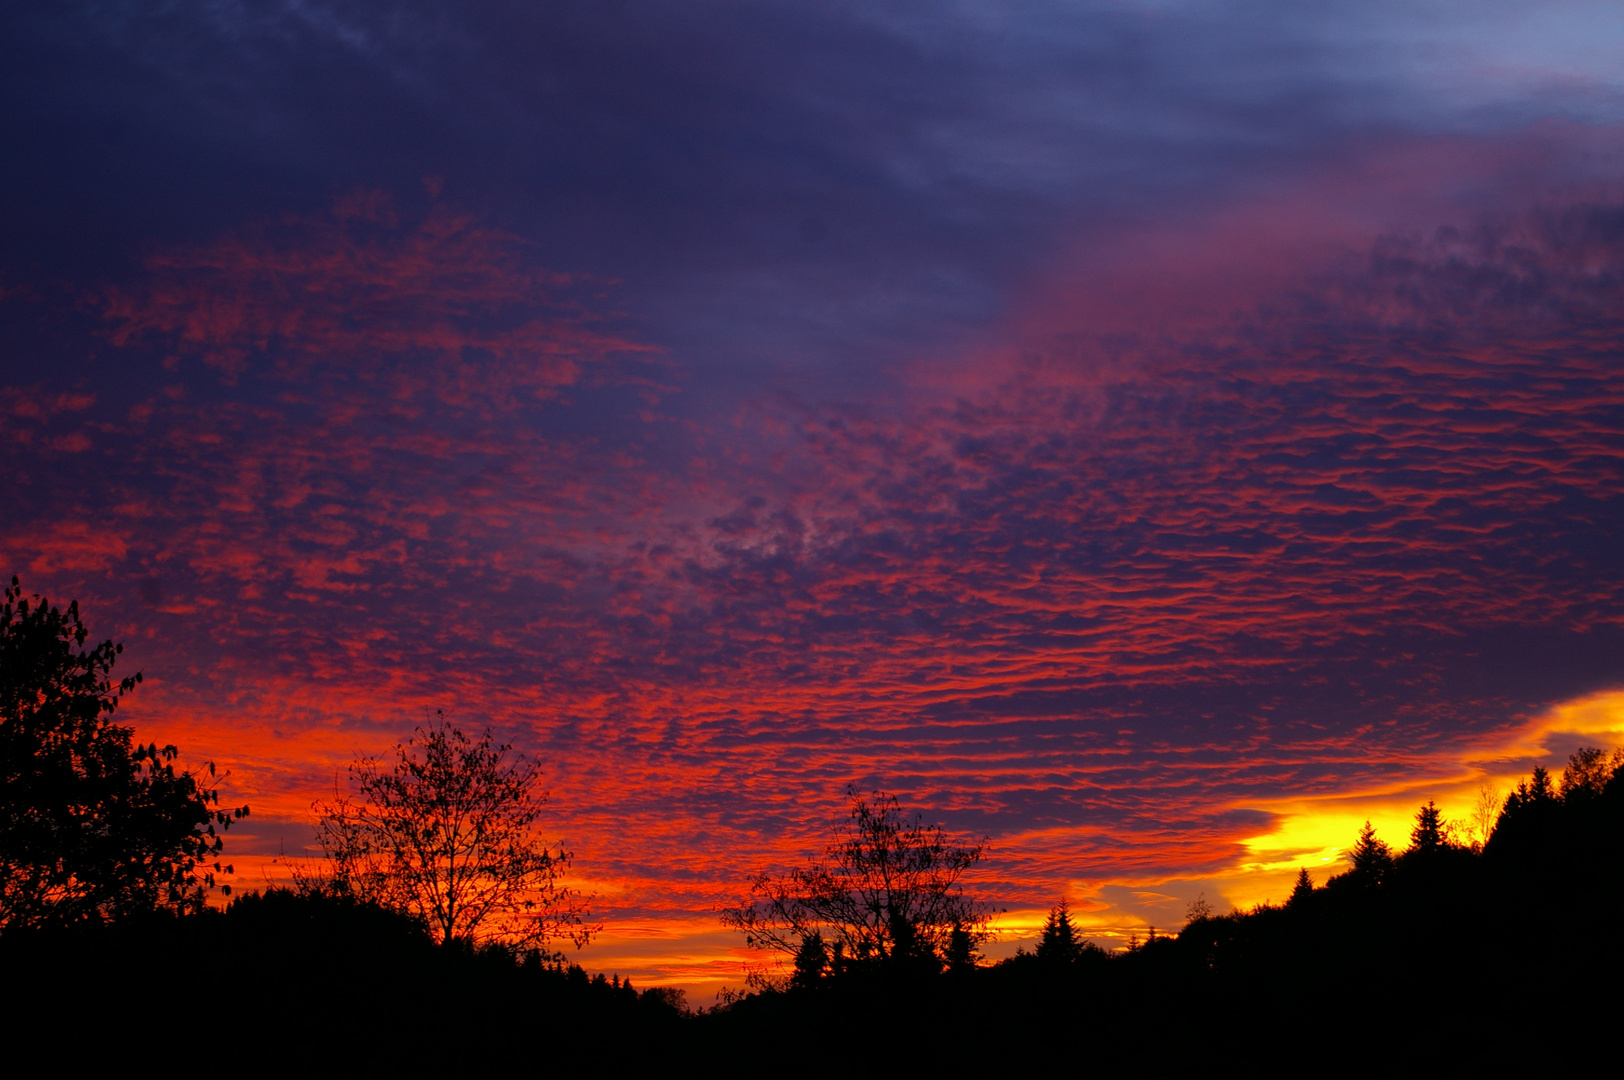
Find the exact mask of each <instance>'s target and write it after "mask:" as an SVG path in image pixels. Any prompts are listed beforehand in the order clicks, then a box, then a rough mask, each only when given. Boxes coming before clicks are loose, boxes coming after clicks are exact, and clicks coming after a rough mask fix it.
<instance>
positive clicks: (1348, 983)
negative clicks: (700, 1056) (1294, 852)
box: [708, 750, 1624, 1074]
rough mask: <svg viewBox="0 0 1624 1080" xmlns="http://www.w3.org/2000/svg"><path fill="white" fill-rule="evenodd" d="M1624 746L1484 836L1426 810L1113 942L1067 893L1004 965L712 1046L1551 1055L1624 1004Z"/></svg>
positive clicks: (862, 998)
mask: <svg viewBox="0 0 1624 1080" xmlns="http://www.w3.org/2000/svg"><path fill="white" fill-rule="evenodd" d="M1620 761H1621V759H1620V757H1619V756H1618V755H1614V756H1613V757H1612V758H1611V759H1609V758H1606V757H1604V756H1603V755H1602V754H1601V752H1600V751H1595V750H1581V751H1580V752H1579V753H1577V754H1575V755H1574V757H1573V759H1572V760H1571V761H1570V763H1569V768H1568V769H1567V770H1566V771H1565V772H1564V774H1563V778H1562V782H1561V784H1560V785H1557V784H1554V783H1553V782H1552V780H1551V778H1550V777H1549V776H1548V775H1547V774H1546V773H1545V772H1544V771H1543V770H1537V771H1536V772H1535V774H1534V776H1533V777H1532V778H1531V779H1529V780H1528V781H1525V782H1524V783H1523V784H1522V785H1520V786H1519V787H1518V789H1517V790H1516V791H1515V792H1513V793H1512V795H1511V796H1510V797H1509V798H1508V799H1507V800H1506V803H1505V808H1504V810H1503V812H1502V813H1501V815H1500V819H1499V822H1498V824H1497V826H1496V828H1495V830H1494V833H1493V834H1492V836H1491V838H1490V840H1489V842H1488V843H1487V845H1485V846H1483V847H1482V848H1480V849H1474V848H1471V847H1467V846H1464V845H1461V844H1458V843H1454V842H1452V840H1451V837H1450V832H1449V829H1448V827H1447V823H1446V822H1444V821H1443V820H1442V818H1441V816H1440V815H1439V813H1438V811H1437V809H1436V808H1435V807H1433V806H1432V805H1431V804H1429V805H1427V806H1425V807H1422V808H1421V809H1420V810H1419V812H1418V813H1417V818H1416V824H1415V828H1414V830H1413V831H1412V834H1411V837H1410V844H1409V846H1408V848H1407V849H1406V850H1404V851H1403V852H1401V853H1395V852H1394V851H1392V850H1391V849H1390V848H1388V846H1387V845H1386V844H1385V843H1383V842H1382V841H1381V840H1380V839H1379V838H1377V837H1376V836H1375V834H1374V832H1373V831H1372V830H1370V829H1369V827H1368V826H1367V828H1366V829H1365V831H1364V833H1363V834H1362V835H1361V836H1360V837H1359V840H1358V842H1357V844H1356V845H1355V847H1354V848H1353V849H1352V850H1351V851H1350V862H1351V866H1350V868H1349V869H1348V870H1347V871H1345V872H1344V873H1341V874H1339V875H1337V876H1335V877H1333V878H1331V879H1330V881H1329V882H1327V883H1325V884H1324V885H1323V886H1321V887H1318V888H1315V887H1313V886H1312V884H1310V883H1309V882H1308V881H1307V879H1306V874H1305V875H1303V876H1302V877H1301V878H1300V879H1299V883H1298V887H1297V889H1296V890H1295V891H1294V892H1293V894H1292V895H1291V898H1290V899H1289V900H1288V901H1286V902H1284V903H1281V904H1279V905H1264V906H1261V907H1259V908H1256V909H1254V910H1251V911H1246V912H1236V913H1233V914H1229V915H1222V916H1217V917H1211V916H1208V917H1202V918H1198V919H1196V920H1195V921H1193V922H1192V923H1190V924H1189V925H1188V926H1187V927H1185V929H1184V930H1183V931H1182V932H1181V933H1179V934H1177V935H1175V936H1162V937H1156V938H1152V939H1150V940H1148V941H1145V942H1143V943H1140V944H1138V945H1137V946H1136V947H1135V948H1133V949H1132V950H1130V951H1128V952H1126V953H1117V954H1107V953H1105V952H1103V951H1102V950H1100V949H1098V948H1095V947H1093V946H1090V945H1088V944H1086V943H1084V942H1082V941H1081V940H1080V939H1078V938H1077V936H1076V932H1075V929H1074V928H1073V927H1072V925H1071V922H1070V919H1069V916H1068V914H1067V913H1066V912H1065V910H1064V908H1063V907H1062V908H1058V909H1057V910H1056V912H1055V913H1054V914H1052V915H1051V917H1050V920H1049V925H1048V926H1046V927H1045V930H1044V935H1043V938H1042V940H1041V941H1040V943H1039V945H1038V947H1037V949H1036V950H1035V951H1033V952H1024V951H1023V952H1022V953H1021V954H1019V955H1017V956H1015V957H1013V958H1011V959H1008V960H1004V961H1002V962H1000V963H997V964H993V965H988V966H983V967H979V968H976V969H973V970H970V971H960V972H952V971H949V972H946V973H944V974H941V975H937V976H935V977H933V978H929V979H912V980H910V979H907V978H906V977H905V976H903V975H901V973H900V972H898V971H889V970H884V969H880V968H875V969H870V970H868V971H863V972H856V973H854V975H853V976H843V977H841V978H838V979H825V980H822V981H821V982H818V983H813V984H808V983H807V981H806V980H804V979H798V980H795V981H793V982H792V983H790V984H789V985H788V986H786V987H785V988H784V989H781V990H772V991H768V992H765V993H759V994H756V995H753V996H751V997H749V998H746V999H744V1000H743V1001H740V1002H738V1003H737V1004H735V1005H734V1006H733V1007H732V1008H730V1009H728V1010H726V1011H725V1012H722V1013H719V1014H717V1015H715V1016H712V1017H709V1018H708V1022H709V1025H710V1029H711V1030H710V1031H709V1032H708V1034H709V1037H710V1040H711V1046H712V1048H713V1049H714V1050H715V1051H716V1052H717V1053H718V1054H720V1055H724V1056H726V1055H729V1054H745V1055H747V1054H749V1053H758V1054H767V1053H770V1052H772V1050H773V1048H774V1047H784V1046H791V1045H796V1044H797V1042H798V1041H801V1040H803V1039H805V1038H806V1037H808V1033H811V1032H832V1033H838V1040H839V1042H838V1046H839V1047H840V1050H839V1052H840V1053H842V1054H844V1055H847V1056H849V1057H851V1058H853V1059H856V1060H861V1061H863V1062H866V1063H869V1064H874V1065H882V1064H883V1065H885V1066H886V1067H905V1066H908V1065H910V1064H911V1065H913V1066H919V1065H924V1064H927V1063H929V1064H931V1065H933V1066H936V1067H939V1068H944V1069H948V1070H960V1071H962V1070H968V1069H971V1068H977V1069H981V1068H984V1069H987V1070H992V1071H995V1070H998V1069H1000V1068H1007V1067H1008V1066H1009V1065H1010V1064H1011V1063H1012V1062H1026V1063H1028V1064H1029V1065H1031V1066H1032V1067H1033V1068H1043V1069H1044V1070H1046V1071H1047V1070H1048V1069H1050V1068H1054V1067H1058V1068H1059V1069H1061V1070H1062V1071H1066V1072H1093V1071H1097V1070H1104V1071H1106V1072H1107V1073H1108V1074H1110V1073H1116V1072H1132V1071H1137V1070H1148V1071H1151V1072H1152V1073H1155V1072H1159V1071H1164V1070H1167V1069H1171V1068H1199V1067H1202V1066H1204V1065H1205V1066H1214V1065H1218V1066H1224V1065H1228V1066H1231V1067H1237V1068H1243V1069H1246V1070H1248V1071H1249V1072H1254V1073H1257V1072H1261V1073H1287V1072H1290V1073H1297V1072H1309V1071H1313V1072H1319V1071H1328V1072H1331V1073H1334V1074H1342V1073H1349V1072H1354V1073H1363V1072H1369V1073H1374V1072H1378V1071H1380V1072H1390V1071H1398V1072H1409V1071H1413V1070H1417V1069H1423V1068H1425V1069H1436V1070H1441V1071H1447V1072H1454V1071H1458V1070H1460V1069H1462V1068H1465V1067H1480V1068H1485V1069H1504V1068H1506V1067H1507V1066H1508V1065H1509V1064H1511V1063H1512V1062H1534V1061H1545V1060H1549V1059H1550V1058H1551V1056H1552V1055H1553V1054H1554V1055H1558V1056H1560V1055H1561V1054H1564V1053H1568V1052H1570V1051H1571V1049H1572V1048H1573V1047H1576V1046H1580V1045H1586V1044H1589V1043H1591V1042H1592V1041H1593V1040H1596V1039H1599V1038H1603V1037H1604V1033H1606V1032H1608V1031H1610V1030H1611V1025H1612V1023H1613V1022H1614V1017H1615V1016H1616V1015H1617V1008H1618V1006H1619V1004H1620V997H1621V995H1620V993H1619V961H1620V960H1621V959H1624V943H1621V941H1620V914H1621V910H1620V909H1621V899H1620V898H1621V896H1624V891H1621V886H1624V769H1620V768H1619V765H1620ZM834 1046H835V1044H830V1045H829V1050H830V1052H834ZM1609 1053H1610V1052H1609ZM809 1071H810V1070H809Z"/></svg>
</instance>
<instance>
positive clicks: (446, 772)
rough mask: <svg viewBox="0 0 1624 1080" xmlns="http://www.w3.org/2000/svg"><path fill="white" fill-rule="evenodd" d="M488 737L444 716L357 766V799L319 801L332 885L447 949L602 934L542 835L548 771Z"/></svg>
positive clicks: (579, 939) (563, 854) (562, 856)
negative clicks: (420, 924)
mask: <svg viewBox="0 0 1624 1080" xmlns="http://www.w3.org/2000/svg"><path fill="white" fill-rule="evenodd" d="M511 749H512V747H510V746H507V745H498V744H496V743H495V742H494V741H493V738H492V735H491V733H490V731H488V730H487V731H486V732H485V733H484V734H483V735H482V736H481V737H480V738H478V739H470V738H469V737H468V736H467V735H464V734H463V733H462V731H461V730H459V729H458V728H456V727H455V726H453V725H452V724H451V723H450V722H449V721H448V720H447V719H446V717H445V715H444V714H443V713H436V715H435V718H434V719H433V720H432V721H430V722H429V723H427V724H424V725H420V726H419V727H418V728H417V729H416V732H415V734H414V735H413V737H412V738H411V739H408V740H407V741H406V742H405V743H402V744H400V745H398V746H397V747H396V748H395V758H396V760H395V762H394V763H393V764H392V765H389V766H385V765H384V763H383V762H381V761H379V760H378V759H377V758H372V757H365V756H363V757H360V758H358V759H356V761H355V762H354V763H353V764H352V765H351V766H350V781H351V785H352V787H353V789H354V790H355V792H356V794H357V796H358V798H357V799H353V800H352V799H351V798H349V797H348V796H343V795H340V796H337V797H335V798H334V799H333V801H331V802H318V803H317V804H316V806H315V809H316V811H317V813H318V814H319V820H318V822H317V826H316V830H317V835H318V837H319V838H320V840H321V844H322V847H323V849H324V850H325V851H326V854H327V858H328V860H329V863H330V866H331V871H332V879H331V886H332V887H333V888H335V889H337V890H338V891H340V892H349V893H352V894H354V895H356V896H358V897H360V898H362V899H364V900H369V901H373V902H376V903H379V904H382V905H384V906H386V907H390V908H394V909H396V910H399V911H404V912H407V913H409V914H411V915H413V916H415V917H417V918H420V919H422V920H423V921H424V923H426V924H427V926H428V927H429V930H430V933H432V934H433V936H434V939H435V940H436V941H439V942H441V943H450V942H464V943H469V944H478V943H484V942H493V941H495V942H502V943H504V944H507V945H510V946H512V947H514V948H536V947H545V946H546V945H547V944H548V943H549V942H550V941H553V940H555V939H558V938H567V939H569V940H571V941H573V942H574V943H575V944H576V945H577V946H578V947H579V946H581V945H584V944H586V942H587V941H588V939H590V938H591V936H592V935H593V934H594V933H596V931H597V929H598V928H597V927H596V926H591V925H588V924H587V922H586V918H587V911H586V907H585V903H584V899H583V898H582V897H581V895H580V894H579V893H577V892H576V891H575V890H573V889H569V888H567V887H565V886H564V884H563V878H564V875H565V873H566V871H567V870H568V868H569V863H570V854H569V852H567V851H565V850H564V849H563V848H562V847H560V848H559V849H558V850H557V851H556V853H555V852H554V851H553V850H552V848H551V847H549V845H548V844H547V843H546V842H545V841H543V840H541V839H540V838H539V837H537V836H536V833H535V826H536V822H537V821H538V820H539V819H540V817H541V813H542V807H543V804H544V803H545V802H546V800H547V796H546V793H545V792H540V791H537V790H536V786H537V784H538V783H539V781H540V779H541V770H540V767H539V766H538V765H537V764H535V763H533V762H527V761H525V760H524V759H523V758H522V757H521V758H518V759H516V760H513V761H509V760H508V759H507V755H508V752H509V751H510V750H511Z"/></svg>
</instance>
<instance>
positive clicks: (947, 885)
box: [721, 788, 989, 974]
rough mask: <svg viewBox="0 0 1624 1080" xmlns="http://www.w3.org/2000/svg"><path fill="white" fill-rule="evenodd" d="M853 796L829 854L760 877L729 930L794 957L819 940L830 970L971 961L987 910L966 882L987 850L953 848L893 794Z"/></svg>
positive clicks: (726, 913) (926, 967) (915, 968)
mask: <svg viewBox="0 0 1624 1080" xmlns="http://www.w3.org/2000/svg"><path fill="white" fill-rule="evenodd" d="M847 795H848V797H849V798H850V799H851V809H850V812H849V813H848V815H847V819H846V821H845V822H844V823H843V824H842V825H840V826H837V828H836V830H835V837H834V838H833V839H832V840H831V841H830V843H829V844H828V846H827V847H826V848H825V850H824V855H823V857H822V858H819V859H813V860H812V861H810V862H809V863H808V864H807V865H806V866H804V867H801V868H798V869H795V870H791V871H790V872H789V873H787V874H783V875H773V874H770V873H762V874H759V875H757V876H756V877H755V878H754V879H753V880H752V881H751V883H750V895H749V898H748V899H747V900H746V901H744V902H743V903H741V904H739V905H738V906H736V907H731V908H725V909H723V911H722V913H721V915H722V922H723V924H724V925H726V926H729V927H732V928H733V929H735V930H739V931H741V932H742V933H743V934H744V937H745V942H746V943H747V944H748V945H749V946H750V947H752V948H757V949H765V950H769V951H773V952H777V953H780V954H782V955H786V956H791V957H797V958H799V957H801V956H802V955H803V953H804V954H805V955H807V956H808V957H809V958H810V957H812V956H815V948H816V947H815V946H810V945H809V944H808V943H809V941H810V939H812V938H813V937H814V936H816V937H817V938H818V940H819V941H820V942H821V943H828V944H829V945H830V946H832V951H833V953H834V957H833V959H832V961H831V964H830V969H829V970H830V971H831V972H846V971H857V970H881V971H885V972H890V973H893V974H899V973H902V974H906V973H911V974H926V973H934V972H940V971H941V970H942V969H943V967H944V966H945V965H947V964H948V963H949V961H950V959H952V958H953V957H954V956H955V954H956V955H957V958H958V960H959V962H960V963H961V964H962V963H963V962H965V960H966V959H967V958H973V955H974V949H975V947H976V946H978V945H979V944H980V943H981V942H983V941H985V940H986V939H987V937H988V936H989V934H988V930H987V919H988V909H987V907H986V906H985V905H984V904H981V903H980V902H978V901H976V900H973V899H972V898H970V897H969V896H967V895H966V894H965V892H964V889H963V887H962V885H961V884H960V882H959V879H960V877H961V876H962V875H963V874H964V873H965V871H967V870H968V869H970V867H972V866H974V865H975V864H976V862H977V861H978V860H979V859H980V858H981V853H982V850H983V848H982V845H980V844H975V845H969V846H960V845H957V844H954V843H951V842H950V841H949V840H948V838H947V835H946V834H945V833H944V832H943V831H942V829H941V828H940V827H939V826H926V825H925V824H924V821H923V819H922V818H921V817H920V816H919V815H917V814H916V815H914V816H913V817H912V818H908V817H905V816H904V815H903V813H902V810H901V808H900V807H899V806H898V804H897V800H896V798H895V797H894V796H890V795H887V794H884V793H883V792H876V793H875V794H874V795H873V797H872V798H871V799H870V798H865V797H864V796H862V795H861V794H859V793H858V792H857V790H856V789H855V788H849V789H847ZM808 950H812V951H808ZM971 962H973V959H971Z"/></svg>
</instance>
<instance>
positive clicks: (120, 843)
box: [0, 577, 248, 930]
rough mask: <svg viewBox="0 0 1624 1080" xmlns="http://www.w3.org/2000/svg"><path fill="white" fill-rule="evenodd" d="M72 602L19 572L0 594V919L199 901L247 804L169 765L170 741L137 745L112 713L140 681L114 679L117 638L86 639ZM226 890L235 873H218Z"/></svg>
mask: <svg viewBox="0 0 1624 1080" xmlns="http://www.w3.org/2000/svg"><path fill="white" fill-rule="evenodd" d="M88 639H89V631H88V630H87V629H86V628H85V625H84V622H83V620H82V619H81V618H80V615H79V604H78V601H74V602H72V603H70V604H69V605H68V607H67V609H66V610H65V611H64V610H62V609H60V608H56V607H53V606H52V605H51V603H50V602H49V601H48V600H46V599H43V598H41V597H38V596H36V597H34V598H33V600H32V601H30V600H28V599H27V598H26V597H25V596H24V595H23V592H22V586H21V583H20V582H19V581H18V579H17V578H15V577H13V578H12V579H11V586H10V587H9V588H8V589H6V590H5V603H4V607H0V928H4V929H7V930H10V929H13V928H17V927H25V926H47V925H63V924H72V923H81V922H98V921H106V920H108V919H112V918H116V917H120V916H126V915H132V914H137V913H140V912H148V911H154V910H159V909H168V910H175V911H195V910H197V909H199V908H201V907H202V905H203V898H204V894H205V891H206V890H207V889H210V888H213V887H214V886H215V877H214V875H215V874H216V873H222V872H223V873H230V872H231V868H230V867H229V866H223V865H221V864H220V863H219V862H218V861H217V859H218V856H219V855H220V852H221V849H222V846H223V838H222V836H221V835H220V834H221V833H223V832H224V831H225V830H226V829H228V828H229V827H230V826H231V823H232V822H233V821H234V820H237V819H240V818H242V817H244V816H246V815H247V813H248V808H247V807H246V806H244V807H239V808H237V809H235V810H230V811H226V810H221V809H219V793H218V791H217V790H216V788H215V787H214V786H212V778H213V776H214V766H213V764H210V765H209V766H208V776H209V778H210V779H207V780H206V779H204V778H202V777H199V776H194V775H193V774H192V773H190V772H186V771H181V772H177V771H176V769H175V759H176V757H177V755H178V751H177V750H176V749H175V748H174V747H173V746H165V747H162V748H159V747H158V746H157V745H156V744H152V745H147V746H140V745H136V744H135V742H134V732H133V731H132V730H131V729H130V728H127V727H121V726H119V725H117V724H114V723H112V722H111V716H112V714H113V712H114V710H116V709H117V708H118V704H119V700H120V699H121V698H122V697H123V696H124V695H125V694H128V693H129V692H130V691H132V690H134V689H135V687H136V686H137V685H138V684H139V683H140V682H141V675H140V673H137V674H135V675H131V676H129V677H127V678H124V679H120V680H119V681H117V682H116V683H115V682H114V681H113V677H112V671H113V666H114V664H115V663H116V661H117V657H118V655H119V654H120V653H122V652H123V651H124V646H122V645H117V644H114V643H113V642H112V641H104V642H102V643H101V644H99V645H97V646H95V647H94V648H89V649H87V648H85V643H86V641H87V640H88ZM222 889H223V891H226V892H229V891H230V888H229V886H222Z"/></svg>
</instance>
